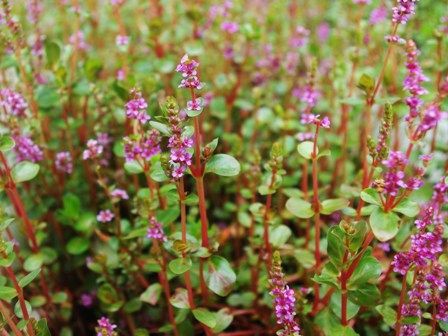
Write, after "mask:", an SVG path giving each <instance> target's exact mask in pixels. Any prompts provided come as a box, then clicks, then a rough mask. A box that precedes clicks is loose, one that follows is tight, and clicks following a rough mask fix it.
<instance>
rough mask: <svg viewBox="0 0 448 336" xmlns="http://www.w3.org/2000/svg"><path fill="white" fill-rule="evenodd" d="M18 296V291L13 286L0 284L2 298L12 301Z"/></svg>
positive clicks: (0, 298) (0, 296)
mask: <svg viewBox="0 0 448 336" xmlns="http://www.w3.org/2000/svg"><path fill="white" fill-rule="evenodd" d="M16 296H17V292H16V290H15V289H14V288H12V287H5V286H0V300H4V301H6V302H11V300H12V299H14V298H15V297H16Z"/></svg>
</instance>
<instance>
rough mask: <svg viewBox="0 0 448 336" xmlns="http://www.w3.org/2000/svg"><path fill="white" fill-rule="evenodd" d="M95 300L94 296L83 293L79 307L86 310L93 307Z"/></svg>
mask: <svg viewBox="0 0 448 336" xmlns="http://www.w3.org/2000/svg"><path fill="white" fill-rule="evenodd" d="M94 299H95V296H94V295H93V294H92V293H83V294H81V299H80V302H81V305H82V306H84V307H86V308H88V307H91V306H92V305H93V300H94Z"/></svg>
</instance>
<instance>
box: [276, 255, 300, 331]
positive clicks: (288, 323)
mask: <svg viewBox="0 0 448 336" xmlns="http://www.w3.org/2000/svg"><path fill="white" fill-rule="evenodd" d="M269 278H270V279H269V282H270V284H271V288H272V289H271V292H270V294H271V295H272V296H273V297H274V310H275V316H276V318H277V324H279V325H280V326H281V328H282V329H281V330H279V331H277V335H278V336H299V335H300V327H299V325H298V323H297V322H296V320H295V315H296V311H295V302H296V298H295V294H294V290H293V289H291V288H290V287H289V286H288V285H287V284H286V282H285V279H284V275H283V272H282V265H281V259H280V253H279V252H278V251H275V252H274V254H273V261H272V267H271V269H270V271H269Z"/></svg>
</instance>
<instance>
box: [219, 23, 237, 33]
mask: <svg viewBox="0 0 448 336" xmlns="http://www.w3.org/2000/svg"><path fill="white" fill-rule="evenodd" d="M221 29H222V30H223V31H225V32H227V33H229V34H235V33H236V32H238V30H239V29H240V26H239V25H238V23H236V22H233V21H224V22H223V23H221Z"/></svg>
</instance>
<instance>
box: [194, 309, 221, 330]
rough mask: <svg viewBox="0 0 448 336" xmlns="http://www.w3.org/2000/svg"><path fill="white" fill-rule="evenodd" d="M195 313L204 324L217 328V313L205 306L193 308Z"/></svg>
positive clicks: (197, 318)
mask: <svg viewBox="0 0 448 336" xmlns="http://www.w3.org/2000/svg"><path fill="white" fill-rule="evenodd" d="M193 315H194V317H195V318H196V320H198V321H199V322H201V323H202V324H204V325H206V326H207V327H209V328H215V327H216V324H217V316H216V313H212V312H211V311H209V310H208V309H205V308H196V309H193Z"/></svg>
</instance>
